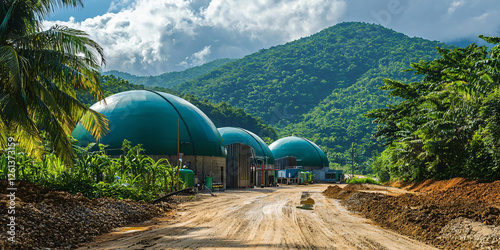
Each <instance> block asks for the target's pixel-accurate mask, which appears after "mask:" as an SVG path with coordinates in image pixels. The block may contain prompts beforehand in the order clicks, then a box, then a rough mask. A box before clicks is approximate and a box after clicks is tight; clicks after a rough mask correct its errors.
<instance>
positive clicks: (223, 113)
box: [77, 75, 277, 142]
mask: <svg viewBox="0 0 500 250" xmlns="http://www.w3.org/2000/svg"><path fill="white" fill-rule="evenodd" d="M101 87H102V89H103V92H104V95H105V96H110V95H112V94H116V93H119V92H123V91H129V90H136V89H151V90H156V91H162V92H166V93H170V94H173V95H176V96H179V97H182V98H184V99H185V100H187V101H189V102H191V103H192V104H193V105H195V106H196V107H198V108H199V109H200V110H202V111H203V112H204V113H205V114H206V115H207V116H208V117H210V119H211V120H212V121H213V122H214V124H215V126H217V127H226V126H231V127H241V128H245V129H248V130H250V131H254V132H255V133H257V134H259V135H260V136H261V137H262V138H263V139H264V140H266V141H268V142H270V141H272V140H276V139H277V132H276V130H275V129H274V128H272V127H271V126H269V125H266V124H264V121H263V120H262V119H261V118H258V117H254V116H252V115H250V114H248V113H246V112H245V111H244V110H243V109H241V108H234V107H232V106H231V105H229V104H228V103H227V102H221V103H218V104H214V103H212V102H210V101H208V100H207V99H205V100H199V99H197V98H196V97H194V96H193V95H190V94H181V93H179V92H177V91H173V90H171V89H167V88H163V87H147V86H144V85H137V84H132V83H130V82H129V81H127V80H124V79H121V78H117V77H115V76H114V75H104V76H102V83H101ZM77 98H78V100H80V101H81V102H82V103H84V104H86V105H88V106H90V105H92V104H94V103H95V102H97V100H95V99H94V98H93V96H92V95H91V94H90V93H89V92H83V91H81V92H78V93H77Z"/></svg>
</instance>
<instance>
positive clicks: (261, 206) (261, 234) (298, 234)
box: [90, 184, 434, 250]
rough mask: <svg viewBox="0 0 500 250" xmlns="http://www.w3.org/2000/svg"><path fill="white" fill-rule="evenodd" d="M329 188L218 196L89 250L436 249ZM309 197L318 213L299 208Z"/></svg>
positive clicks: (188, 205)
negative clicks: (385, 225)
mask: <svg viewBox="0 0 500 250" xmlns="http://www.w3.org/2000/svg"><path fill="white" fill-rule="evenodd" d="M326 187H327V185H322V184H316V185H311V186H287V187H280V188H265V189H261V188H257V189H253V190H244V191H236V190H235V191H226V192H223V193H218V196H217V197H211V196H207V197H205V198H204V199H203V200H201V201H195V202H188V203H185V204H183V205H181V207H180V209H179V210H178V212H177V215H178V216H176V217H175V218H174V219H172V220H169V221H165V222H162V223H160V224H158V225H154V226H152V227H144V228H142V229H146V228H147V230H145V231H140V230H142V229H141V228H140V227H138V228H132V231H134V230H138V231H135V232H132V231H130V230H129V231H128V233H126V234H124V233H119V232H115V233H112V234H113V237H109V236H108V237H104V238H103V237H100V238H98V239H97V240H96V241H95V242H94V243H92V244H91V245H90V247H91V248H92V249H125V248H126V249H178V248H188V249H193V248H194V249H221V248H223V249H228V248H229V249H230V248H250V249H283V248H284V249H288V248H293V249H297V248H298V249H419V250H424V249H434V248H433V247H431V246H428V245H425V244H424V243H421V242H418V241H414V240H411V239H409V238H407V237H405V236H402V235H399V234H397V233H394V232H391V231H388V230H385V229H382V228H380V227H378V226H375V225H373V224H372V223H370V221H369V220H366V219H364V218H362V217H361V216H358V215H356V214H353V213H350V212H348V211H347V210H345V209H344V208H343V207H342V206H341V205H340V204H339V203H338V202H337V201H336V200H333V199H328V198H325V197H324V196H323V195H322V194H321V191H323V190H325V189H326ZM306 198H311V199H313V200H314V203H315V204H314V205H313V209H312V210H305V209H300V208H297V206H300V202H301V199H302V200H305V199H306ZM309 202H310V200H309ZM122 231H124V230H122ZM125 231H127V230H125ZM111 238H113V239H111ZM103 239H106V240H104V241H103ZM110 239H111V240H110Z"/></svg>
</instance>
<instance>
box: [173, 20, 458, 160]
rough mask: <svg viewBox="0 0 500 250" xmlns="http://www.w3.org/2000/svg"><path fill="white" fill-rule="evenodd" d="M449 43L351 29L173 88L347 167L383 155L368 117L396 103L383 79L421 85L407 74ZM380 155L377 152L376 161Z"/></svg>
mask: <svg viewBox="0 0 500 250" xmlns="http://www.w3.org/2000/svg"><path fill="white" fill-rule="evenodd" d="M438 46H439V47H444V48H446V47H449V46H447V45H446V44H443V43H440V42H436V41H429V40H425V39H421V38H410V37H408V36H406V35H404V34H401V33H397V32H395V31H393V30H390V29H386V28H384V27H382V26H380V25H374V24H366V23H357V22H348V23H341V24H337V25H335V26H332V27H330V28H327V29H325V30H323V31H321V32H319V33H317V34H314V35H312V36H309V37H305V38H302V39H299V40H296V41H293V42H289V43H287V44H285V45H280V46H276V47H272V48H270V49H263V50H260V51H258V52H256V53H254V54H251V55H248V56H245V57H244V58H242V59H239V60H236V61H233V62H230V63H227V64H225V65H223V66H222V67H220V68H217V69H214V70H213V71H211V72H210V73H208V74H205V75H203V76H200V77H198V78H196V79H194V80H191V81H188V82H186V83H183V84H180V85H178V86H176V87H174V89H175V90H178V91H181V92H183V93H190V94H193V95H195V96H197V97H199V98H208V99H209V100H210V101H213V102H220V101H227V102H228V103H229V104H231V105H233V106H235V107H239V108H243V109H244V110H245V111H246V112H249V113H251V114H253V115H257V116H259V117H262V118H263V119H264V120H265V121H266V122H269V123H271V125H273V126H275V127H276V128H278V130H279V134H280V136H288V135H292V134H293V135H297V136H304V137H307V138H309V139H312V140H313V141H314V142H316V143H318V144H319V145H320V146H322V147H323V149H324V150H325V151H326V152H327V154H328V157H329V159H330V161H331V162H333V163H336V164H340V165H345V164H347V163H348V161H347V159H348V157H349V155H350V153H349V149H350V148H351V146H352V145H353V143H355V144H356V145H357V146H355V148H356V150H357V153H356V155H357V162H358V163H360V164H361V163H363V162H366V160H367V159H368V158H369V157H371V156H372V151H373V150H378V151H380V149H381V148H379V147H377V146H376V145H375V143H374V141H373V140H370V135H371V133H372V132H373V131H374V128H375V126H374V125H372V124H371V121H370V120H368V119H367V118H366V117H364V114H365V113H366V112H368V111H369V110H372V109H375V108H381V107H385V105H387V104H390V103H393V102H394V100H391V99H389V97H387V95H386V94H385V93H382V91H381V90H379V87H381V86H383V81H382V79H383V78H391V79H396V80H400V81H403V82H407V81H416V80H419V77H418V76H415V75H413V74H412V73H410V72H403V70H405V69H408V68H409V67H410V63H411V62H418V61H420V60H432V59H435V58H437V57H438V53H437V50H436V47H438ZM375 153H376V152H374V154H375Z"/></svg>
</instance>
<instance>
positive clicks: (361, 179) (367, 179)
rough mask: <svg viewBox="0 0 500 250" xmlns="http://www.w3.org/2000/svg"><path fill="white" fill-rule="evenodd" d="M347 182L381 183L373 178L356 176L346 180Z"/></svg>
mask: <svg viewBox="0 0 500 250" xmlns="http://www.w3.org/2000/svg"><path fill="white" fill-rule="evenodd" d="M346 182H347V183H349V184H377V185H380V183H379V182H378V181H377V180H375V179H372V178H358V177H354V178H353V179H350V180H349V179H348V180H346Z"/></svg>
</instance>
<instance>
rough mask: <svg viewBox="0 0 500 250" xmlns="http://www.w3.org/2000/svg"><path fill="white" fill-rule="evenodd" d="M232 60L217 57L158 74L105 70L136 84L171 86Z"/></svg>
mask: <svg viewBox="0 0 500 250" xmlns="http://www.w3.org/2000/svg"><path fill="white" fill-rule="evenodd" d="M232 61H234V59H227V58H225V59H217V60H215V61H212V62H208V63H205V64H203V65H200V66H196V67H193V68H189V69H187V70H184V71H178V72H169V73H164V74H161V75H157V76H136V75H132V74H129V73H125V72H120V71H116V70H112V71H108V72H105V74H107V75H114V76H116V77H119V78H123V79H125V80H128V81H130V82H133V83H134V84H139V85H144V86H158V87H165V88H171V87H173V86H176V85H179V84H181V83H183V82H187V81H189V80H192V79H195V78H196V77H198V76H201V75H204V74H206V73H208V72H210V71H212V70H213V69H215V68H219V67H220V66H222V65H224V64H226V63H229V62H232Z"/></svg>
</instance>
